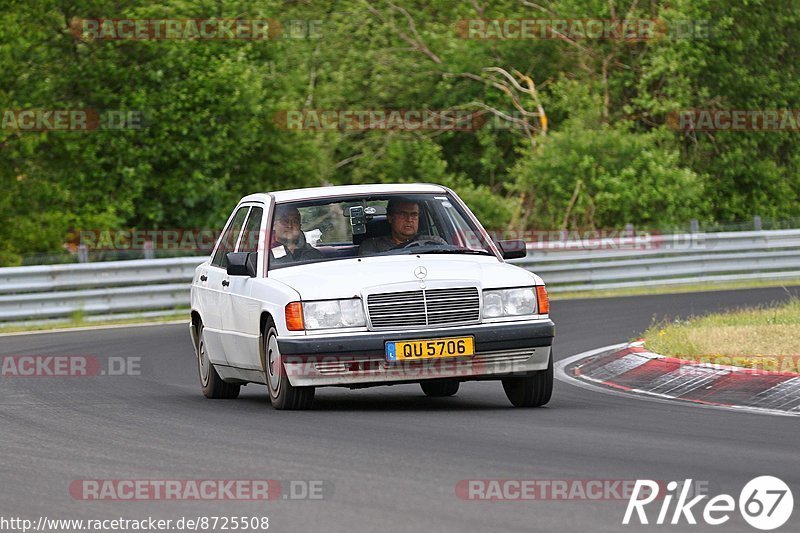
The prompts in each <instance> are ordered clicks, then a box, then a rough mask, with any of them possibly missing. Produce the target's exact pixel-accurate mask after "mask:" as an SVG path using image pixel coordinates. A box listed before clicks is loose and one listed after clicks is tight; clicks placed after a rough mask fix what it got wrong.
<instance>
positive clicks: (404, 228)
mask: <svg viewBox="0 0 800 533" xmlns="http://www.w3.org/2000/svg"><path fill="white" fill-rule="evenodd" d="M419 212H420V210H419V203H418V202H414V201H413V200H405V199H397V198H393V199H391V200H389V203H388V205H387V206H386V219H387V220H388V221H389V226H391V228H392V233H391V234H390V235H382V236H380V237H371V238H369V239H365V240H364V242H362V243H361V246H360V247H359V249H358V253H359V255H371V254H377V253H380V252H385V251H387V250H391V249H395V248H402V247H403V246H405V245H407V244H409V243H411V242H414V241H420V242H427V241H431V242H435V243H438V244H447V242H446V241H445V240H444V239H442V238H440V237H436V236H435V235H419Z"/></svg>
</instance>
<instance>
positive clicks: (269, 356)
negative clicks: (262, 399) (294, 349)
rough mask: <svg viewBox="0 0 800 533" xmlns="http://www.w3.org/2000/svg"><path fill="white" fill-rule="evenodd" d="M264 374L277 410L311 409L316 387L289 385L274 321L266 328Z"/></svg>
mask: <svg viewBox="0 0 800 533" xmlns="http://www.w3.org/2000/svg"><path fill="white" fill-rule="evenodd" d="M262 338H263V339H264V367H265V368H264V372H265V374H266V378H267V388H268V389H269V400H270V403H271V404H272V407H274V408H275V409H296V410H300V409H311V404H312V403H314V387H295V386H293V385H292V384H291V383H289V378H288V376H287V375H286V368H285V367H284V366H283V358H282V357H281V352H280V349H279V348H278V330H277V329H275V323H274V322H273V321H272V319H270V320H268V321H267V324H266V326H265V328H264V334H263V335H262Z"/></svg>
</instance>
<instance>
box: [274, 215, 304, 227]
mask: <svg viewBox="0 0 800 533" xmlns="http://www.w3.org/2000/svg"><path fill="white" fill-rule="evenodd" d="M277 221H278V222H280V223H281V224H282V225H284V226H293V225H294V226H300V217H287V218H279V219H278V220H277Z"/></svg>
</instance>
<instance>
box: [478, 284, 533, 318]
mask: <svg viewBox="0 0 800 533" xmlns="http://www.w3.org/2000/svg"><path fill="white" fill-rule="evenodd" d="M535 312H536V293H535V292H534V288H533V287H525V288H521V289H501V290H491V291H483V318H498V317H503V316H521V315H532V314H533V313H535Z"/></svg>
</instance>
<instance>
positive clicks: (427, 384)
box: [419, 381, 459, 398]
mask: <svg viewBox="0 0 800 533" xmlns="http://www.w3.org/2000/svg"><path fill="white" fill-rule="evenodd" d="M419 386H420V387H422V392H424V393H425V396H430V397H431V398H443V397H445V396H452V395H454V394H455V393H457V392H458V386H459V382H458V381H423V382H422V383H420V384H419Z"/></svg>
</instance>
